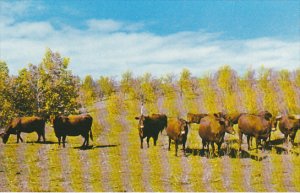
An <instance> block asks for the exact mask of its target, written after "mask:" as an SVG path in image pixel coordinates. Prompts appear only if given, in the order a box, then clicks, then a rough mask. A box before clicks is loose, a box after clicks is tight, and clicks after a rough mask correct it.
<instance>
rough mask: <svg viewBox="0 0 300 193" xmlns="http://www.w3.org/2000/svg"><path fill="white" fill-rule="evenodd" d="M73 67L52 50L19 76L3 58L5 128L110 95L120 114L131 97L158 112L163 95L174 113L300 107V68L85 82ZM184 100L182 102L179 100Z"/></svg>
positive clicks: (0, 86) (0, 105)
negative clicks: (19, 120)
mask: <svg viewBox="0 0 300 193" xmlns="http://www.w3.org/2000/svg"><path fill="white" fill-rule="evenodd" d="M68 65H69V59H68V58H65V57H62V56H61V55H60V54H59V53H54V52H52V51H51V50H50V49H47V51H46V53H45V55H44V58H43V59H42V62H41V63H40V64H39V65H32V64H29V65H28V67H27V68H23V69H21V70H20V71H19V74H18V75H17V76H10V75H9V69H8V67H7V64H6V63H5V62H0V92H1V95H0V127H3V126H4V125H5V124H6V123H7V122H8V121H9V120H10V119H11V118H12V117H15V116H25V115H26V116H31V115H39V116H43V117H48V116H49V115H55V114H72V113H80V109H82V108H84V109H86V108H87V107H89V106H92V105H93V104H94V103H95V102H98V101H102V100H106V99H109V101H110V102H109V103H108V104H110V105H111V106H112V107H111V109H113V111H115V113H120V112H121V111H122V108H126V106H125V105H124V101H125V100H132V101H135V102H143V103H144V104H145V107H146V109H147V110H148V113H152V112H153V113H154V112H155V111H157V110H156V109H157V108H156V107H157V103H158V101H159V100H161V99H162V100H164V102H163V103H161V104H162V105H163V107H161V108H160V109H164V111H165V112H164V113H168V115H174V116H176V115H180V116H182V115H181V114H183V113H186V112H187V111H189V112H194V113H197V112H203V113H209V112H219V111H223V112H228V113H229V112H237V111H238V112H249V113H256V112H258V111H260V110H264V109H267V110H269V111H270V112H271V113H272V114H277V113H279V112H280V113H299V111H300V69H297V70H295V71H288V70H281V71H275V70H273V69H268V68H264V67H262V68H261V69H260V70H258V71H254V70H248V71H247V72H246V73H245V74H244V75H243V76H238V74H237V72H236V71H235V70H233V69H232V68H231V67H230V66H223V67H221V68H220V69H219V70H218V71H217V72H215V73H210V74H206V75H204V76H201V77H196V76H193V75H192V73H191V72H190V71H189V70H188V69H183V70H182V72H181V73H180V75H175V74H172V73H167V74H165V75H163V76H161V77H155V76H153V75H152V74H151V73H145V74H143V75H141V76H134V74H133V73H132V72H131V71H127V72H124V73H123V74H122V75H121V78H120V79H116V78H115V77H109V76H101V77H99V78H98V79H93V78H92V77H91V76H90V75H88V76H86V77H85V78H84V79H83V80H80V78H79V77H78V76H75V75H73V74H72V72H71V71H70V70H68ZM178 101H181V102H182V103H180V104H175V103H178ZM126 104H127V103H126ZM158 106H159V105H158ZM109 108H110V107H109ZM137 112H138V110H137Z"/></svg>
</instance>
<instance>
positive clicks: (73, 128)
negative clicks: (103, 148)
mask: <svg viewBox="0 0 300 193" xmlns="http://www.w3.org/2000/svg"><path fill="white" fill-rule="evenodd" d="M92 123H93V118H92V117H91V116H90V115H89V114H83V115H69V116H56V117H54V119H53V120H52V124H53V128H54V133H55V136H56V137H57V139H58V144H59V145H60V143H61V141H62V143H63V147H65V142H66V137H67V136H78V135H81V136H82V137H84V142H83V144H82V146H81V147H88V146H89V137H90V138H91V140H93V133H92V129H91V127H92Z"/></svg>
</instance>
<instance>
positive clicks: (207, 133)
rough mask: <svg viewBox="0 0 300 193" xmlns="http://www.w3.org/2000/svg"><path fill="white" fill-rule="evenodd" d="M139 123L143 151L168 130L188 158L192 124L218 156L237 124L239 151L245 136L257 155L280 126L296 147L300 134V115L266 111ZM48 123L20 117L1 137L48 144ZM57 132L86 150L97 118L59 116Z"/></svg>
mask: <svg viewBox="0 0 300 193" xmlns="http://www.w3.org/2000/svg"><path fill="white" fill-rule="evenodd" d="M135 119H136V120H138V132H139V137H140V142H141V146H140V147H141V148H143V139H144V138H147V146H148V147H149V140H150V138H153V141H154V145H156V142H157V139H158V136H159V133H162V131H163V130H164V129H165V131H166V133H167V135H168V137H169V150H170V145H171V141H172V140H173V141H174V142H175V155H176V156H177V151H178V145H179V144H182V145H183V152H184V154H185V152H186V151H185V150H186V149H185V144H186V141H187V137H188V131H189V127H190V124H192V123H196V124H199V130H198V133H199V136H200V137H201V139H202V148H203V149H204V148H205V147H207V149H208V150H209V145H211V147H212V153H214V150H215V149H214V144H217V146H218V150H219V151H218V153H219V152H220V148H221V145H222V143H223V142H224V136H225V133H229V134H235V131H234V129H233V125H234V124H238V135H239V147H240V149H241V144H242V137H243V134H244V135H246V136H247V143H248V149H250V148H251V141H252V138H255V139H256V151H257V150H258V145H259V144H262V142H264V145H263V147H264V148H265V147H266V145H267V141H268V140H270V138H271V133H272V131H275V130H276V128H277V125H278V126H279V129H280V131H281V132H282V133H283V134H284V137H285V141H286V142H288V137H289V138H290V141H291V143H292V144H294V139H295V136H296V132H297V130H298V129H299V128H300V116H299V115H283V116H277V117H273V116H272V114H271V113H270V112H268V111H262V112H260V113H258V114H248V113H232V114H224V113H221V112H219V113H214V114H192V113H188V114H187V120H185V119H182V118H173V117H167V116H166V115H164V114H152V115H149V116H145V115H143V113H141V115H140V116H138V117H135ZM45 122H46V120H45V119H43V118H40V117H19V118H15V119H13V120H12V121H11V122H10V124H9V125H8V126H7V127H6V128H5V129H4V130H3V131H2V132H1V133H0V136H1V137H2V139H3V143H6V142H7V141H8V138H9V136H10V135H11V134H14V135H17V143H18V142H19V140H21V141H22V142H23V139H22V138H21V132H25V133H31V132H37V134H38V140H37V141H38V142H40V140H41V137H42V138H43V141H44V142H45ZM50 122H51V124H52V126H53V128H54V133H55V136H56V137H57V139H58V143H59V145H60V143H61V142H62V143H63V147H65V141H66V136H78V135H81V136H82V137H84V142H83V144H82V147H87V146H89V138H91V139H92V140H93V134H92V130H91V127H92V122H93V118H92V117H91V116H90V115H89V114H82V115H69V116H56V117H53V118H51V119H50Z"/></svg>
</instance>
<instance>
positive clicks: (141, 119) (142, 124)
mask: <svg viewBox="0 0 300 193" xmlns="http://www.w3.org/2000/svg"><path fill="white" fill-rule="evenodd" d="M135 119H136V120H139V123H138V130H139V134H140V136H143V135H144V133H143V128H144V127H145V125H144V122H145V119H146V116H144V115H143V114H142V115H141V116H139V117H135Z"/></svg>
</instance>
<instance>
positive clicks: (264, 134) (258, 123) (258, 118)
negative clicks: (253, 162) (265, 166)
mask: <svg viewBox="0 0 300 193" xmlns="http://www.w3.org/2000/svg"><path fill="white" fill-rule="evenodd" d="M274 126H275V121H274V120H273V119H272V114H271V113H270V112H268V111H264V112H261V113H259V114H258V115H252V114H243V115H241V116H240V118H239V120H238V127H239V144H240V149H241V144H242V140H243V134H245V135H247V143H248V149H250V139H251V137H255V139H256V152H258V144H259V142H260V140H261V139H262V140H264V142H265V145H264V148H265V146H266V141H267V139H268V138H269V139H270V137H271V136H270V135H271V131H272V128H274Z"/></svg>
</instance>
